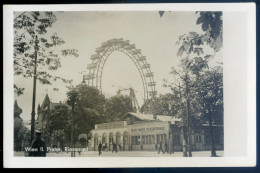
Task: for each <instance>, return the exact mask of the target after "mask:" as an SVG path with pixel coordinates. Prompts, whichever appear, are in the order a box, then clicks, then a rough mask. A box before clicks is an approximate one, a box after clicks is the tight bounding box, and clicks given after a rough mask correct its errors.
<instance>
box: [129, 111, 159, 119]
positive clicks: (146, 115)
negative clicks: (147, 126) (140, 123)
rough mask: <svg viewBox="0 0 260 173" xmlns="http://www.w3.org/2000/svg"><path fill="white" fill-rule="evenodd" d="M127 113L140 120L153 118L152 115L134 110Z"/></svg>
mask: <svg viewBox="0 0 260 173" xmlns="http://www.w3.org/2000/svg"><path fill="white" fill-rule="evenodd" d="M127 114H130V115H133V116H135V117H136V118H138V119H140V120H155V119H154V118H153V115H149V114H141V113H134V112H128V113H127Z"/></svg>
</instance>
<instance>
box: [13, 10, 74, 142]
mask: <svg viewBox="0 0 260 173" xmlns="http://www.w3.org/2000/svg"><path fill="white" fill-rule="evenodd" d="M16 14H17V15H18V16H17V17H15V19H14V25H13V27H14V45H13V46H14V75H19V76H22V77H24V78H32V77H33V100H32V118H31V140H33V137H34V124H35V98H36V80H37V79H38V80H39V81H40V83H42V84H48V85H50V84H52V81H56V80H58V79H60V80H62V81H63V82H65V83H69V82H71V80H67V79H64V78H61V77H59V76H54V75H51V74H50V73H49V71H53V70H57V69H58V68H59V67H61V63H60V57H61V56H68V55H73V56H78V53H77V50H76V49H63V50H60V51H58V52H57V50H58V46H61V45H62V44H64V43H65V41H64V40H63V39H62V38H60V37H59V36H58V35H57V33H53V34H49V33H47V30H48V29H50V28H51V27H52V25H53V24H54V23H55V22H56V20H57V18H56V15H55V14H54V12H48V11H46V12H39V11H32V12H27V11H26V12H21V13H20V14H18V13H16ZM14 87H15V91H17V92H18V91H23V88H22V89H20V88H19V87H18V86H17V85H16V84H15V85H14ZM19 93H20V94H21V93H22V92H19Z"/></svg>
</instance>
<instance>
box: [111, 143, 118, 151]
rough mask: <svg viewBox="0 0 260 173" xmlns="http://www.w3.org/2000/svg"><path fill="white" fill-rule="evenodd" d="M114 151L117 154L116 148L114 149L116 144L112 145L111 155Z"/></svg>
mask: <svg viewBox="0 0 260 173" xmlns="http://www.w3.org/2000/svg"><path fill="white" fill-rule="evenodd" d="M114 151H115V152H116V153H117V148H116V144H115V143H113V149H112V153H113V152H114Z"/></svg>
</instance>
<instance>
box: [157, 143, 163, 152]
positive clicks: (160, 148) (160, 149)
mask: <svg viewBox="0 0 260 173" xmlns="http://www.w3.org/2000/svg"><path fill="white" fill-rule="evenodd" d="M160 151H162V152H163V149H162V141H161V142H160V145H159V150H158V154H160Z"/></svg>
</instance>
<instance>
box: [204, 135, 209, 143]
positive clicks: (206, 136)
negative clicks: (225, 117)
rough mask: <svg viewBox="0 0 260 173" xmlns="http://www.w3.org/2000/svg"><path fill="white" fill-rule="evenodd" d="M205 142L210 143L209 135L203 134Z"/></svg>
mask: <svg viewBox="0 0 260 173" xmlns="http://www.w3.org/2000/svg"><path fill="white" fill-rule="evenodd" d="M205 144H206V145H210V135H205Z"/></svg>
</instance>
